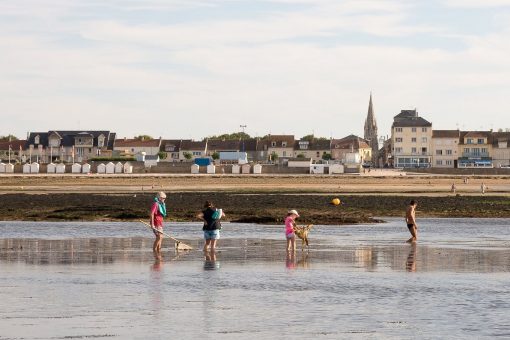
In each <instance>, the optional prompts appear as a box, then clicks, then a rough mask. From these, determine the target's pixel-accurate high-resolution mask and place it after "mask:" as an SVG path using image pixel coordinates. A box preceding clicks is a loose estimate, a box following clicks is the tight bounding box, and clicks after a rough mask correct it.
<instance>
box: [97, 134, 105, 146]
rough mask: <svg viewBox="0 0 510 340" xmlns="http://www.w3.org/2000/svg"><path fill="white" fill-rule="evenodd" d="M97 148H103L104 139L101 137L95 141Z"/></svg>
mask: <svg viewBox="0 0 510 340" xmlns="http://www.w3.org/2000/svg"><path fill="white" fill-rule="evenodd" d="M97 146H98V147H99V148H102V147H104V137H103V136H99V138H98V139H97Z"/></svg>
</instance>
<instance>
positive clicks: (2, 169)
mask: <svg viewBox="0 0 510 340" xmlns="http://www.w3.org/2000/svg"><path fill="white" fill-rule="evenodd" d="M4 172H5V164H4V163H0V174H1V173H4Z"/></svg>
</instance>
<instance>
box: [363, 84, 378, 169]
mask: <svg viewBox="0 0 510 340" xmlns="http://www.w3.org/2000/svg"><path fill="white" fill-rule="evenodd" d="M364 138H365V139H366V140H368V141H369V143H370V146H371V148H372V162H373V163H374V164H376V161H377V151H379V142H378V140H377V122H376V121H375V115H374V105H373V104H372V92H370V100H369V102H368V113H367V118H366V120H365V134H364Z"/></svg>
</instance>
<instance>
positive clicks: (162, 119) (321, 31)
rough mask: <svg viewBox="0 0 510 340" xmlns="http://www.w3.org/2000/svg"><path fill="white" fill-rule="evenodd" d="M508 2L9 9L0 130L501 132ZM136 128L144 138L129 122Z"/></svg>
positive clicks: (28, 4)
mask: <svg viewBox="0 0 510 340" xmlns="http://www.w3.org/2000/svg"><path fill="white" fill-rule="evenodd" d="M508 17H510V1H507V0H487V1H481V0H466V1H458V0H443V1H432V2H423V1H398V0H380V1H370V0H367V1H352V0H346V1H340V2H339V1H330V0H314V1H310V0H299V1H287V0H267V1H236V2H233V1H220V0H217V1H216V0H214V1H201V0H194V1H161V0H147V1H143V2H142V1H138V0H132V1H128V2H119V1H111V2H108V3H105V2H102V1H86V2H85V1H79V0H77V1H61V0H44V1H35V0H25V1H4V2H2V3H1V4H0V28H1V30H0V31H1V32H2V33H1V36H0V58H1V59H0V60H1V61H2V62H1V63H0V73H1V74H2V79H3V82H2V95H0V99H1V103H2V118H3V119H2V126H1V128H0V134H1V135H6V134H11V133H12V134H14V135H16V136H19V137H22V136H24V135H25V133H26V131H32V130H34V129H35V128H37V129H40V130H42V131H45V130H50V129H73V130H84V129H91V128H92V129H94V128H97V127H98V126H109V127H114V128H115V130H116V131H118V133H119V136H134V135H136V134H138V133H140V131H141V130H143V131H144V132H146V133H148V134H150V135H153V136H163V135H171V136H175V137H177V138H193V139H198V138H200V137H201V136H208V135H217V134H221V133H223V132H225V131H238V130H240V128H239V126H240V125H246V132H247V133H249V134H250V135H252V136H257V135H258V136H262V135H264V134H266V133H272V134H296V135H301V136H304V135H308V134H312V133H313V134H315V135H318V136H326V137H329V136H332V135H347V134H350V133H354V134H356V135H360V136H361V135H363V123H362V122H361V123H360V121H361V120H360V119H353V118H354V117H362V116H364V115H365V113H366V107H367V101H368V96H369V93H370V92H371V91H372V93H373V96H374V97H373V99H374V112H375V117H376V119H377V120H378V123H379V126H378V129H379V134H380V135H385V134H387V131H390V125H391V120H392V117H393V116H394V115H396V114H398V112H400V110H402V109H417V110H418V112H420V114H422V115H423V116H426V117H428V119H429V120H430V121H432V122H434V126H435V127H437V128H439V129H456V128H458V129H460V130H490V129H494V130H497V129H498V128H503V129H505V128H508V127H510V126H509V125H510V122H509V120H508V118H507V117H508V112H507V111H508V110H507V106H506V105H505V103H506V93H507V91H508V88H509V87H510V86H509V85H510V83H509V82H510V81H509V79H510V69H509V68H508V62H507V56H508V55H509V54H510V45H509V44H508V41H510V24H509V22H510V20H508ZM140 127H143V129H140Z"/></svg>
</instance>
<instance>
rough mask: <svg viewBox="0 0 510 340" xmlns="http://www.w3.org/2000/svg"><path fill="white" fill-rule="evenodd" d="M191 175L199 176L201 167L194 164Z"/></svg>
mask: <svg viewBox="0 0 510 340" xmlns="http://www.w3.org/2000/svg"><path fill="white" fill-rule="evenodd" d="M191 173H192V174H199V173H200V166H199V165H198V164H193V165H192V166H191Z"/></svg>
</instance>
